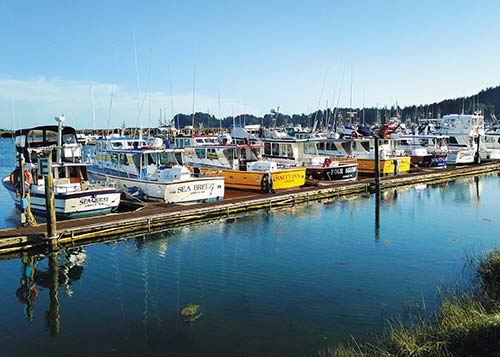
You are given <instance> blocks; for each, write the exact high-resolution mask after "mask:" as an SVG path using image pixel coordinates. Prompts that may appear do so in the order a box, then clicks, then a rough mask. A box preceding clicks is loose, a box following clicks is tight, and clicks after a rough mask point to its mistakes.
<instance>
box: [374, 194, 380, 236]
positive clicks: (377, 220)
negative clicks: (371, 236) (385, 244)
mask: <svg viewBox="0 0 500 357" xmlns="http://www.w3.org/2000/svg"><path fill="white" fill-rule="evenodd" d="M379 239H380V190H376V191H375V240H376V241H378V240H379Z"/></svg>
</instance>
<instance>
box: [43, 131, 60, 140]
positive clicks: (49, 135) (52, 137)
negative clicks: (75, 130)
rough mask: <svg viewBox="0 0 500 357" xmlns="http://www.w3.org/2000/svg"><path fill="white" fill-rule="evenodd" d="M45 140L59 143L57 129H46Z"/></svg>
mask: <svg viewBox="0 0 500 357" xmlns="http://www.w3.org/2000/svg"><path fill="white" fill-rule="evenodd" d="M45 141H47V142H49V141H53V142H54V143H57V131H52V130H46V131H45Z"/></svg>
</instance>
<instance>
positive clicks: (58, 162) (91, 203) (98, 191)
mask: <svg viewBox="0 0 500 357" xmlns="http://www.w3.org/2000/svg"><path fill="white" fill-rule="evenodd" d="M56 121H57V122H58V123H59V124H58V125H48V126H38V127H34V128H29V129H21V130H16V131H15V133H14V137H15V145H16V156H17V163H18V165H17V167H16V168H15V169H14V171H12V173H11V174H10V175H9V176H6V177H5V178H4V179H3V181H2V183H3V185H4V187H5V188H6V189H7V190H8V191H9V193H10V194H11V196H12V198H13V200H14V202H15V205H16V207H17V208H19V209H24V208H27V199H26V198H25V197H29V204H30V207H31V211H32V212H33V213H34V214H38V215H42V214H45V213H46V205H45V180H44V177H43V176H42V172H40V169H39V160H40V158H42V157H44V156H47V155H48V154H49V153H50V154H51V155H52V162H51V165H50V166H51V174H52V176H53V182H54V186H53V191H54V194H55V213H56V217H58V218H63V219H64V218H74V217H82V216H91V215H97V214H105V213H109V212H111V211H113V210H116V209H117V208H118V206H119V204H120V194H121V191H120V190H118V189H116V188H115V187H113V186H110V185H105V186H103V185H100V184H96V183H91V182H90V181H89V177H88V171H87V166H88V165H87V164H86V163H84V162H83V161H82V145H81V144H79V143H78V141H77V138H76V132H75V129H73V128H72V127H69V126H65V127H63V122H64V116H61V117H56Z"/></svg>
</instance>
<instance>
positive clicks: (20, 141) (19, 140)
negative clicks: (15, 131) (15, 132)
mask: <svg viewBox="0 0 500 357" xmlns="http://www.w3.org/2000/svg"><path fill="white" fill-rule="evenodd" d="M16 146H22V147H24V146H26V136H25V135H21V136H16Z"/></svg>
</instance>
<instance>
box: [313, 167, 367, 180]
mask: <svg viewBox="0 0 500 357" xmlns="http://www.w3.org/2000/svg"><path fill="white" fill-rule="evenodd" d="M306 172H307V176H308V177H312V178H313V179H316V180H328V181H352V180H356V179H357V178H358V165H357V164H346V165H339V166H332V167H308V168H307V171H306Z"/></svg>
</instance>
